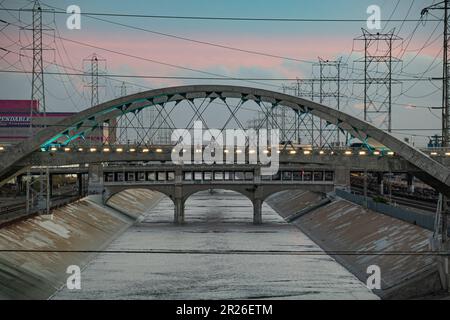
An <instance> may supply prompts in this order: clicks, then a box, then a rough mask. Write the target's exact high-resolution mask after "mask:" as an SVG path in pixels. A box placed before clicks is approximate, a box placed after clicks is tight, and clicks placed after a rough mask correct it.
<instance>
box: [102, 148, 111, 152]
mask: <svg viewBox="0 0 450 320" xmlns="http://www.w3.org/2000/svg"><path fill="white" fill-rule="evenodd" d="M110 151H111V149H109V148H103V152H110Z"/></svg>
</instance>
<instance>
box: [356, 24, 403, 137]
mask: <svg viewBox="0 0 450 320" xmlns="http://www.w3.org/2000/svg"><path fill="white" fill-rule="evenodd" d="M361 30H362V33H363V35H362V36H360V37H357V38H355V39H354V40H355V41H363V42H364V60H362V61H361V60H359V61H357V62H363V63H364V83H363V84H364V121H368V122H371V123H373V124H375V125H376V126H378V127H379V128H382V129H385V130H387V131H388V132H391V131H392V84H393V82H392V64H393V63H398V62H400V60H399V59H397V58H395V57H393V54H392V44H393V43H394V42H395V41H400V40H402V38H400V37H398V36H397V35H395V29H392V30H391V31H389V32H387V33H379V32H377V33H371V32H369V31H367V30H365V29H361ZM379 91H382V93H381V94H379ZM377 100H381V102H378V101H377Z"/></svg>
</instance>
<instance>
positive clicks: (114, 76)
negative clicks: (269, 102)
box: [0, 48, 442, 82]
mask: <svg viewBox="0 0 450 320" xmlns="http://www.w3.org/2000/svg"><path fill="white" fill-rule="evenodd" d="M2 49H3V48H0V50H2ZM0 73H23V74H28V73H32V71H25V70H0ZM44 74H49V75H67V76H85V75H86V74H85V73H76V72H53V71H44ZM98 76H99V77H108V78H110V77H113V78H143V79H173V80H217V81H228V80H230V81H297V80H304V81H316V80H317V79H316V78H248V77H230V78H223V77H188V76H153V75H130V74H111V73H108V74H99V75H98ZM361 80H363V79H361V78H340V81H347V82H356V81H361ZM392 80H393V81H394V80H395V81H414V82H415V81H424V82H429V81H442V78H439V77H430V78H422V79H416V78H396V79H392Z"/></svg>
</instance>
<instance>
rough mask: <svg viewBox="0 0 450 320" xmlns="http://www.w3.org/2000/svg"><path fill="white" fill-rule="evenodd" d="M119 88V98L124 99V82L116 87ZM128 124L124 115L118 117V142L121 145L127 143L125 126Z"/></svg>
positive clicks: (125, 88)
mask: <svg viewBox="0 0 450 320" xmlns="http://www.w3.org/2000/svg"><path fill="white" fill-rule="evenodd" d="M118 88H119V96H118V97H119V98H120V97H125V96H126V95H127V85H126V83H125V82H122V84H121V85H120V86H119V87H118ZM128 124H129V120H128V118H127V117H126V116H125V115H122V116H120V117H119V141H120V142H121V143H124V142H127V141H128V132H127V126H128Z"/></svg>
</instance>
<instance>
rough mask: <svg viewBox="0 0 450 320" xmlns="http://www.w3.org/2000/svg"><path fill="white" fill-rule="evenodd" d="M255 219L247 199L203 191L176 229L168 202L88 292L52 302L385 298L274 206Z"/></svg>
mask: <svg viewBox="0 0 450 320" xmlns="http://www.w3.org/2000/svg"><path fill="white" fill-rule="evenodd" d="M252 214H253V211H252V204H251V202H250V201H249V200H248V199H247V198H245V197H244V196H242V195H239V194H237V193H233V192H228V191H214V192H213V193H209V192H203V193H198V194H195V195H193V196H192V197H191V198H190V199H189V200H188V201H187V203H186V220H187V224H186V225H182V226H175V225H173V222H172V221H173V204H172V202H171V200H170V199H168V198H163V199H162V200H161V201H160V202H159V203H158V205H156V206H155V207H154V208H151V209H150V210H148V212H146V213H145V214H144V215H143V216H142V217H141V218H140V219H139V221H138V223H136V224H135V225H133V226H131V227H130V228H129V229H128V230H127V231H125V232H124V233H123V234H122V235H121V236H120V237H118V238H117V239H116V240H114V241H113V242H112V243H111V244H110V245H109V246H108V247H107V248H106V249H105V251H104V252H102V253H100V254H99V255H97V256H96V257H95V258H94V259H93V260H92V261H91V262H90V263H89V264H88V265H87V267H86V268H85V269H84V270H83V271H82V274H81V287H82V288H81V290H69V289H67V288H66V287H64V288H62V289H61V290H59V291H58V292H57V293H56V294H55V295H54V296H53V297H52V298H53V299H253V298H255V299H271V298H273V299H377V298H378V297H377V296H376V295H375V294H373V293H372V292H371V291H370V290H368V289H367V288H366V286H365V284H364V283H362V282H361V281H359V280H358V279H357V278H356V277H355V276H354V275H352V274H351V273H350V272H349V271H347V270H346V269H345V268H344V267H342V266H341V265H340V264H338V263H337V262H336V261H335V260H334V259H332V258H331V257H330V256H328V255H326V254H325V253H324V252H323V251H322V250H321V249H320V248H319V247H318V246H317V245H316V244H315V243H314V242H312V241H311V240H310V239H309V238H308V237H307V236H306V235H304V234H303V233H302V232H301V231H300V230H299V229H298V228H296V227H295V226H294V225H291V224H288V223H286V222H285V221H284V220H283V218H281V217H280V216H279V215H278V214H277V213H275V211H274V210H273V209H271V208H270V207H269V206H268V205H264V207H263V219H264V224H263V225H261V226H254V225H253V224H252ZM312 251H314V252H315V253H314V254H311V252H312ZM308 252H310V253H309V254H308Z"/></svg>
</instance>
